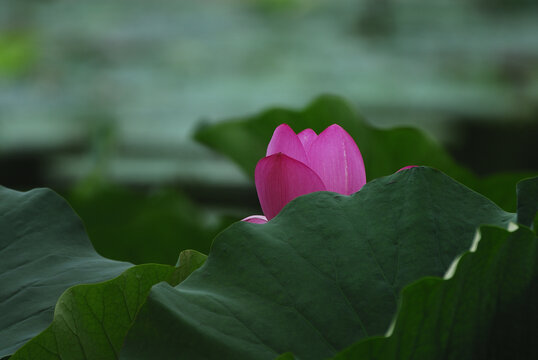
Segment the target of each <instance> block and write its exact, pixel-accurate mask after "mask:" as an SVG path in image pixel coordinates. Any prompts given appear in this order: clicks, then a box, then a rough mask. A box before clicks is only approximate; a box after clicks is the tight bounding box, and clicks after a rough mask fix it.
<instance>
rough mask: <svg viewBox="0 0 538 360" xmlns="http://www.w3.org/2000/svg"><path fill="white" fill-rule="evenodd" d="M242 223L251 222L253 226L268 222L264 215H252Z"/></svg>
mask: <svg viewBox="0 0 538 360" xmlns="http://www.w3.org/2000/svg"><path fill="white" fill-rule="evenodd" d="M241 221H245V222H249V223H253V224H265V223H266V222H267V218H266V217H265V216H263V215H250V216H247V217H246V218H244V219H243V220H241Z"/></svg>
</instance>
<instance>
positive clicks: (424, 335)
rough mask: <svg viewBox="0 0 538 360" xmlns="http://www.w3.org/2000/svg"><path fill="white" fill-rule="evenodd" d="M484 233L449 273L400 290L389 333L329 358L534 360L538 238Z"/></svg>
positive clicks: (524, 231)
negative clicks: (391, 328) (400, 299)
mask: <svg viewBox="0 0 538 360" xmlns="http://www.w3.org/2000/svg"><path fill="white" fill-rule="evenodd" d="M481 237H482V238H481V240H480V242H479V244H478V248H477V250H476V253H472V252H468V253H466V254H465V255H464V256H463V257H462V258H461V259H460V261H459V262H458V265H457V269H456V271H455V273H454V274H453V276H452V277H450V278H448V279H440V278H425V279H422V280H420V281H418V282H417V283H415V284H412V285H410V286H408V287H406V288H405V289H404V291H403V293H402V301H401V304H400V308H399V311H398V316H397V318H396V323H395V327H394V330H393V332H392V335H391V336H390V337H388V338H386V337H377V338H371V339H365V340H363V341H360V342H358V343H357V344H355V345H353V346H351V347H350V348H348V349H346V350H344V351H343V352H342V353H340V354H338V355H337V356H336V357H334V359H335V360H336V359H338V360H344V359H365V360H367V359H378V360H384V359H454V360H456V359H457V360H464V359H473V360H474V359H484V360H485V359H487V360H490V359H536V358H538V347H536V339H537V338H538V308H537V307H536V304H538V238H537V237H536V235H535V234H534V233H533V232H532V231H530V230H529V229H528V228H524V227H522V228H520V229H518V230H517V231H515V232H513V233H510V232H508V231H506V230H503V229H499V228H493V227H482V228H481ZM288 358H289V357H288ZM290 359H293V358H290Z"/></svg>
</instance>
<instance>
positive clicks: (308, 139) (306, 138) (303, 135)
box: [297, 129, 318, 156]
mask: <svg viewBox="0 0 538 360" xmlns="http://www.w3.org/2000/svg"><path fill="white" fill-rule="evenodd" d="M297 136H298V137H299V140H301V143H302V144H303V147H304V150H305V152H306V155H307V156H308V151H309V150H310V146H312V143H313V142H314V140H316V139H317V137H318V134H316V132H315V131H314V130H312V129H305V130H303V131H301V132H300V133H299V134H297Z"/></svg>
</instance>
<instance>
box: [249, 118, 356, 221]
mask: <svg viewBox="0 0 538 360" xmlns="http://www.w3.org/2000/svg"><path fill="white" fill-rule="evenodd" d="M254 178H255V183H256V190H257V192H258V198H259V200H260V205H261V207H262V211H263V213H264V215H265V216H262V215H252V216H249V217H247V218H244V219H243V221H248V222H251V223H256V224H262V223H265V222H267V221H268V220H271V219H272V218H273V217H275V216H276V215H277V214H278V213H279V212H280V210H281V209H282V208H283V207H284V205H286V204H287V203H288V202H290V201H291V200H293V199H295V198H296V197H298V196H301V195H305V194H308V193H311V192H315V191H333V192H336V193H340V194H344V195H351V194H353V193H354V192H357V191H358V190H359V189H360V188H361V187H362V186H363V185H364V184H366V173H365V171H364V162H363V160H362V155H361V152H360V151H359V148H358V147H357V144H355V141H354V140H353V138H352V137H351V136H350V135H349V134H348V133H347V132H346V131H345V130H344V129H342V128H341V127H340V126H339V125H336V124H333V125H331V126H329V127H328V128H327V129H325V130H324V131H323V132H322V133H321V134H319V135H317V134H316V133H315V132H314V130H312V129H306V130H304V131H302V132H300V133H299V134H295V132H294V131H293V130H292V129H291V128H290V127H289V126H288V125H286V124H282V125H280V126H278V127H277V128H276V130H275V132H274V133H273V137H272V138H271V141H270V142H269V145H268V146H267V154H266V157H264V158H263V159H261V160H260V161H259V162H258V164H257V165H256V170H255V173H254Z"/></svg>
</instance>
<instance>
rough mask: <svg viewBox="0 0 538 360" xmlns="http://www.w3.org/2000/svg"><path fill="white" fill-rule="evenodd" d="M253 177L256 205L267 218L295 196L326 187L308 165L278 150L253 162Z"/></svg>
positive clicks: (270, 217) (272, 215)
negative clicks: (256, 162) (254, 166)
mask: <svg viewBox="0 0 538 360" xmlns="http://www.w3.org/2000/svg"><path fill="white" fill-rule="evenodd" d="M254 180H255V182H256V190H257V191H258V198H259V199H260V205H261V207H262V210H263V213H264V214H265V216H266V217H267V219H268V220H271V219H272V218H273V217H275V216H276V214H278V213H279V211H280V210H281V209H282V208H283V207H284V205H286V204H287V203H288V202H290V201H291V200H293V199H295V198H296V197H298V196H301V195H304V194H308V193H311V192H315V191H323V190H326V189H325V185H324V184H323V181H322V180H321V179H320V178H319V176H318V175H317V174H316V173H315V172H314V171H313V170H312V169H310V168H309V167H308V166H306V165H305V164H304V163H302V162H300V161H298V160H295V159H293V158H291V157H289V156H287V155H285V154H282V153H278V154H274V155H271V156H268V157H265V158H263V159H261V160H260V161H259V162H258V164H257V165H256V171H255V173H254Z"/></svg>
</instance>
